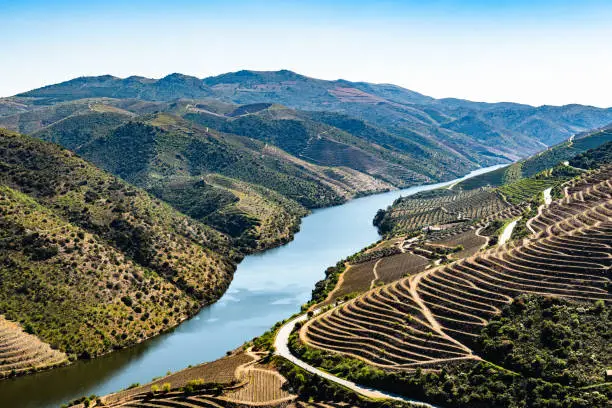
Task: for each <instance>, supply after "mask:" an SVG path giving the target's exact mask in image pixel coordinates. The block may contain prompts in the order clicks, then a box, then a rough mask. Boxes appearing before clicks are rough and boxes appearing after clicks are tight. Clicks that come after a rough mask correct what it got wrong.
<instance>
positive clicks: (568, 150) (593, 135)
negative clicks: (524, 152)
mask: <svg viewBox="0 0 612 408" xmlns="http://www.w3.org/2000/svg"><path fill="white" fill-rule="evenodd" d="M610 141H612V125H607V126H604V127H602V128H600V129H596V130H593V131H590V132H583V133H579V134H577V135H573V136H571V137H570V138H569V139H568V140H566V141H564V142H562V143H559V144H557V145H555V146H552V147H550V148H548V149H546V150H544V151H542V152H540V153H538V154H535V155H533V156H531V157H529V158H527V159H524V160H521V161H519V162H517V163H514V164H513V165H511V166H508V167H505V168H502V169H499V170H496V171H494V172H491V173H487V174H483V175H480V176H476V177H473V178H471V179H468V180H466V181H464V182H462V183H459V184H457V185H456V186H454V187H453V189H455V190H461V189H464V190H469V189H473V188H477V187H483V186H501V185H503V184H508V183H512V182H515V181H517V180H519V179H521V178H523V177H532V176H534V175H536V174H538V173H539V172H541V171H543V170H546V169H549V168H552V167H554V166H556V165H559V164H565V162H568V161H569V160H570V159H572V158H574V157H575V156H576V155H578V154H580V153H584V152H586V151H587V150H589V149H596V148H598V147H600V146H602V145H604V144H605V143H608V142H610ZM599 164H600V165H601V164H604V162H601V163H599ZM570 165H571V163H570ZM578 167H579V166H578Z"/></svg>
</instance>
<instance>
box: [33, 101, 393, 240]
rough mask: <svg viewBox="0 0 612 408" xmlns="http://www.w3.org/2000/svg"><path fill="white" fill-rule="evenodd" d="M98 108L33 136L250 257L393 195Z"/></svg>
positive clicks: (174, 122) (236, 142) (288, 159)
mask: <svg viewBox="0 0 612 408" xmlns="http://www.w3.org/2000/svg"><path fill="white" fill-rule="evenodd" d="M105 102H114V103H117V101H116V100H113V101H105ZM186 105H188V106H187V107H186ZM92 106H93V107H95V109H91V108H88V109H87V110H84V111H80V112H78V113H76V114H72V115H71V116H69V117H67V118H65V119H63V120H60V121H58V122H56V123H54V124H52V125H49V126H47V127H45V128H43V129H41V130H39V131H38V132H35V133H34V134H33V135H34V136H36V137H39V138H41V139H44V140H48V141H54V142H57V143H60V144H62V145H64V146H65V147H68V148H71V149H73V150H75V151H76V152H77V153H78V154H80V155H82V156H83V157H85V158H87V159H89V160H91V161H92V162H94V163H95V164H97V165H98V166H100V167H102V168H104V169H105V170H107V171H109V172H111V173H113V174H116V175H118V176H120V177H121V178H123V179H125V180H127V181H129V182H131V183H133V184H136V185H138V186H140V187H143V188H145V189H146V190H148V191H149V192H151V193H152V194H154V195H155V196H157V197H159V198H161V199H163V200H164V201H166V202H168V203H170V204H171V205H173V206H174V207H175V208H177V209H178V210H179V211H181V212H183V213H185V214H187V215H189V216H191V217H192V218H194V219H197V220H199V221H202V222H204V223H206V224H208V225H210V226H212V227H213V228H216V229H218V230H220V231H222V232H224V233H226V234H228V235H230V236H231V237H233V238H234V239H235V244H237V245H238V246H239V247H240V248H242V249H243V250H245V251H250V250H252V249H262V248H267V247H270V246H274V245H278V244H279V243H282V242H286V241H288V240H289V239H291V237H292V235H293V233H294V232H295V231H296V229H297V226H298V225H299V219H300V217H302V216H303V215H305V214H306V212H307V209H310V208H316V207H320V206H326V205H331V204H337V203H340V202H342V201H344V200H346V199H347V198H350V197H352V196H354V195H356V194H361V193H365V192H372V191H380V190H386V189H389V188H392V187H393V186H392V185H391V184H388V183H385V182H384V181H381V180H377V179H374V178H373V177H371V176H368V175H367V174H365V173H361V172H358V171H355V170H352V169H349V168H341V167H333V168H332V167H328V166H319V165H314V164H310V163H307V162H305V161H304V160H301V159H298V158H296V157H294V156H291V155H289V154H287V153H286V152H283V151H282V150H280V149H277V148H275V147H273V146H271V145H268V144H266V143H262V142H259V141H256V140H251V139H249V138H247V137H239V136H235V135H231V134H222V133H218V132H215V131H212V130H210V129H207V128H205V127H201V126H198V125H196V124H194V123H192V122H189V121H187V120H184V119H181V118H180V117H177V116H173V115H170V114H164V113H157V114H151V115H141V116H134V114H132V115H131V116H128V115H126V114H121V113H119V112H118V108H116V107H114V106H112V105H111V106H110V107H108V108H107V109H102V108H101V107H102V106H108V105H100V104H94V105H92ZM200 106H202V105H200ZM111 108H112V109H111ZM234 108H235V107H234ZM165 109H166V110H171V111H176V112H187V109H193V105H191V104H186V103H173V104H169V105H168V106H166V108H165ZM195 109H197V110H198V111H202V108H201V107H200V108H195ZM210 109H215V107H210ZM109 110H110V112H109ZM207 111H208V112H210V111H209V110H207ZM230 112H231V111H230ZM92 124H94V125H92ZM95 124H100V125H99V126H96V125H95Z"/></svg>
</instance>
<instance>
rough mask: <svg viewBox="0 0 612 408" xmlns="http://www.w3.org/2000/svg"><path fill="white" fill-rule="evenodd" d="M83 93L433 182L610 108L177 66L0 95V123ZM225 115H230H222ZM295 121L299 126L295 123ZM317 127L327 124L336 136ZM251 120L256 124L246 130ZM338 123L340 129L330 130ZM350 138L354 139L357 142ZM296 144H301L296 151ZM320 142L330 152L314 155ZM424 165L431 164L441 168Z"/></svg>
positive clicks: (608, 115) (538, 142) (577, 126)
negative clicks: (375, 162) (150, 74)
mask: <svg viewBox="0 0 612 408" xmlns="http://www.w3.org/2000/svg"><path fill="white" fill-rule="evenodd" d="M92 98H94V99H107V98H112V99H113V100H119V101H122V102H120V103H117V102H112V103H111V104H113V105H115V106H119V105H122V106H121V109H125V110H128V111H130V112H133V113H134V112H135V113H138V114H142V113H152V112H154V111H165V112H169V113H173V114H176V115H178V116H186V115H190V116H191V119H196V120H197V121H199V122H200V123H206V126H209V127H213V128H215V129H217V130H221V131H223V132H230V133H232V132H237V133H239V134H245V133H249V135H248V137H256V138H257V137H260V138H261V137H265V138H266V139H267V141H268V143H274V144H275V145H276V146H277V147H281V148H283V149H284V150H287V149H288V150H287V151H289V150H292V149H294V150H300V152H301V153H302V155H301V156H298V157H300V158H303V159H305V160H307V161H311V162H313V163H315V164H332V165H348V166H349V167H351V168H353V169H356V170H360V171H362V170H363V164H364V163H363V158H362V157H361V156H360V155H362V153H363V152H361V153H359V154H357V155H356V153H358V152H355V151H354V148H355V147H359V148H360V149H362V150H363V147H364V146H367V145H368V144H370V145H371V144H374V146H370V148H374V149H375V150H380V149H383V150H381V152H382V153H383V154H382V155H381V156H380V157H378V159H379V160H383V161H384V162H386V163H387V164H389V163H397V161H394V160H390V158H391V157H393V156H394V155H398V156H399V157H397V160H399V162H400V163H399V164H400V165H402V163H401V162H402V161H403V162H404V163H406V162H408V163H413V166H407V167H408V169H409V170H410V171H415V172H417V173H419V174H422V175H424V176H426V177H430V178H433V179H435V180H439V179H440V178H444V177H448V176H449V175H451V176H452V175H458V174H459V173H465V172H466V171H467V170H469V169H473V168H475V167H477V166H484V165H488V164H495V163H499V162H503V161H504V160H512V161H515V160H517V159H519V158H521V157H525V156H528V155H530V154H533V153H536V152H537V151H540V150H542V149H543V148H545V147H546V146H550V145H554V144H556V143H558V142H560V141H562V140H564V139H567V138H569V137H570V136H572V135H574V134H576V133H580V132H584V131H587V130H589V129H592V128H596V127H599V126H602V125H605V124H607V123H610V122H612V110H611V109H599V108H594V107H589V106H580V105H567V106H561V107H552V106H541V107H532V106H528V105H521V104H514V103H477V102H470V101H465V100H460V99H434V98H431V97H428V96H425V95H422V94H419V93H417V92H414V91H410V90H407V89H404V88H401V87H398V86H395V85H389V84H370V83H363V82H350V81H346V80H335V81H327V80H320V79H315V78H309V77H306V76H303V75H300V74H297V73H294V72H291V71H286V70H282V71H272V72H259V71H239V72H234V73H227V74H223V75H219V76H217V77H209V78H204V79H198V78H195V77H189V76H185V75H181V74H172V75H168V76H166V77H164V78H161V79H147V78H142V77H129V78H125V79H121V78H116V77H112V76H108V75H107V76H100V77H82V78H76V79H73V80H71V81H67V82H63V83H60V84H55V85H50V86H47V87H44V88H40V89H36V90H32V91H28V92H24V93H22V94H20V95H18V96H16V97H13V98H5V99H2V100H1V101H0V106H2V107H3V109H2V110H1V111H0V112H1V113H0V124H2V125H3V126H5V127H8V128H10V129H13V130H19V131H21V132H26V133H32V132H33V131H36V130H38V129H40V128H41V127H44V126H46V125H48V124H50V123H52V122H53V120H54V119H55V120H57V117H58V116H57V115H59V114H60V112H59V111H63V112H64V117H66V116H67V115H69V114H70V113H69V111H70V110H71V109H73V108H71V105H74V104H82V103H83V102H84V101H89V103H91V99H92ZM181 100H182V101H184V102H185V103H182V102H181ZM127 101H130V102H127ZM133 101H140V103H134V102H133ZM107 103H108V101H107ZM236 104H238V105H247V106H235V105H236ZM273 104H276V105H283V106H286V107H288V108H290V109H293V110H297V112H295V113H291V114H290V116H292V118H283V119H285V120H286V121H283V122H280V123H279V121H278V120H277V119H278V117H276V118H270V115H271V113H270V112H272V111H274V110H275V109H274V105H273ZM170 105H172V106H170ZM48 107H55V108H54V110H55V111H56V113H55V114H54V115H55V116H54V117H53V118H52V117H43V118H40V117H38V116H39V113H40V112H39V113H36V112H37V111H40V110H41V109H42V110H44V109H46V108H48ZM59 107H61V109H60V108H59ZM274 113H278V112H274ZM274 113H272V115H274ZM43 116H45V115H43ZM228 116H229V117H231V118H234V119H236V120H235V121H228V120H227V117H228ZM251 116H252V117H251ZM217 119H218V121H217ZM296 119H298V122H300V123H299V124H301V125H302V127H303V128H304V129H299V127H300V126H296V123H295V121H296ZM310 121H312V122H314V126H313V124H312V123H310ZM279 125H280V126H279ZM323 125H327V126H332V127H333V128H334V129H336V130H335V133H336V134H335V135H334V132H329V130H330V129H328V128H326V127H325V126H323ZM37 126H38V128H37ZM254 126H255V127H256V128H257V129H259V128H261V129H262V131H261V132H257V134H255V135H253V134H252V132H253V127H254ZM338 129H340V131H341V132H345V134H344V135H342V134H339V133H338ZM312 132H315V135H319V136H322V135H328V136H324V137H323V138H322V139H318V137H317V138H316V139H313V137H312V134H311V135H310V138H309V140H311V141H312V140H315V141H319V140H321V141H320V142H318V143H316V144H314V145H313V146H305V145H304V143H305V141H304V138H305V137H306V135H307V134H309V133H312ZM346 134H350V136H353V138H350V137H349V139H351V140H350V141H348V144H349V145H350V146H351V149H350V150H349V151H347V150H346V148H347V147H346V143H347V140H346V138H347V137H348V136H347V135H346ZM356 139H359V140H360V141H361V144H360V145H359V146H356V145H355V143H356ZM330 142H331V144H330ZM338 142H340V145H337V143H338ZM364 143H365V145H364ZM306 147H309V149H307V150H306V151H302V150H304V148H306ZM321 149H324V150H330V151H332V152H333V155H332V156H330V155H327V156H324V155H321V153H322V152H321ZM366 150H367V149H366ZM370 150H371V149H370ZM385 150H389V151H390V152H391V153H392V154H391V156H390V155H389V153H388V152H386V151H385ZM289 152H290V153H295V151H289ZM370 153H372V151H370ZM355 155H356V156H355ZM402 156H404V157H402ZM321 159H323V161H318V160H321ZM330 160H332V161H331V162H330ZM369 160H371V159H369ZM432 163H439V164H440V167H441V171H440V170H436V168H435V167H432V166H431V165H432ZM360 165H361V166H362V167H361V168H360V167H359V166H360ZM370 165H371V163H370ZM378 174H385V173H384V172H380V173H378ZM412 176H414V175H412ZM406 180H410V178H404V181H406Z"/></svg>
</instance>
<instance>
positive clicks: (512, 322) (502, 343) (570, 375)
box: [481, 296, 612, 387]
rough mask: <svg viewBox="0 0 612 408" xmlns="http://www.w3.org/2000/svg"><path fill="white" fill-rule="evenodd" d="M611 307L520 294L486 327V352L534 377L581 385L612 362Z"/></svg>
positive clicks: (597, 379)
mask: <svg viewBox="0 0 612 408" xmlns="http://www.w3.org/2000/svg"><path fill="white" fill-rule="evenodd" d="M611 312H612V307H610V305H606V303H605V302H604V301H598V302H596V303H594V304H592V305H584V304H578V303H573V302H569V301H566V300H562V299H559V298H553V297H546V298H545V297H537V296H521V297H519V298H517V299H515V301H514V302H513V303H512V305H511V306H509V307H507V308H505V309H504V310H503V312H502V314H501V315H499V316H496V317H494V318H493V319H491V321H490V322H489V324H488V325H487V327H486V328H485V329H484V330H483V331H482V336H481V347H482V353H483V356H484V357H486V358H487V360H490V361H492V362H494V363H496V364H499V365H501V366H503V367H506V368H508V369H510V370H512V371H516V372H519V373H520V374H521V375H523V376H525V377H529V378H542V379H544V380H546V381H549V382H553V383H560V384H563V385H566V386H573V387H581V386H586V385H593V384H597V383H602V382H604V381H605V370H606V369H607V368H609V366H610V364H611V363H612V350H610V348H609V341H610V339H611V338H612V314H611Z"/></svg>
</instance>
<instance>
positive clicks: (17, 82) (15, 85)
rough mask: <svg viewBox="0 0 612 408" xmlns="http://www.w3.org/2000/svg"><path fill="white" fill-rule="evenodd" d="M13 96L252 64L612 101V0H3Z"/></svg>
mask: <svg viewBox="0 0 612 408" xmlns="http://www.w3.org/2000/svg"><path fill="white" fill-rule="evenodd" d="M0 15H1V16H2V24H1V25H0V55H1V56H2V59H1V61H0V73H1V74H2V75H0V96H9V95H13V94H15V93H18V92H22V91H26V90H29V89H32V88H36V87H39V86H43V85H48V84H52V83H56V82H60V81H64V80H67V79H71V78H74V77H77V76H83V75H101V74H112V75H116V76H121V77H125V76H129V75H143V76H148V77H161V76H164V75H167V74H169V73H172V72H181V73H185V74H190V75H195V76H198V77H205V76H209V75H217V74H220V73H224V72H228V71H236V70H239V69H256V70H276V69H283V68H284V69H291V70H293V71H296V72H299V73H302V74H305V75H309V76H313V77H318V78H324V79H337V78H345V79H349V80H360V81H369V82H387V83H394V84H398V85H401V86H404V87H407V88H410V89H413V90H415V91H419V92H422V93H424V94H427V95H431V96H434V97H459V98H467V99H472V100H481V101H516V102H523V103H530V104H535V105H540V104H555V105H559V104H566V103H583V104H591V105H596V106H606V107H608V106H612V42H611V41H610V40H611V39H612V23H611V21H612V1H610V0H607V1H601V0H598V1H594V0H583V1H567V0H532V1H524V0H514V1H507V0H499V1H495V0H490V1H484V0H481V1H476V0H464V1H459V0H438V1H436V0H431V1H410V0H409V1H365V0H361V1H360V0H353V1H348V0H347V1H333V0H328V1H307V0H285V1H279V0H267V1H231V0H226V1H203V0H200V1H195V0H192V1H186V0H174V1H155V0H152V1H119V0H107V1H104V2H98V1H89V2H81V1H67V0H64V1H61V0H58V1H42V0H41V1H33V0H20V1H14V0H11V1H7V0H0Z"/></svg>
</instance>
